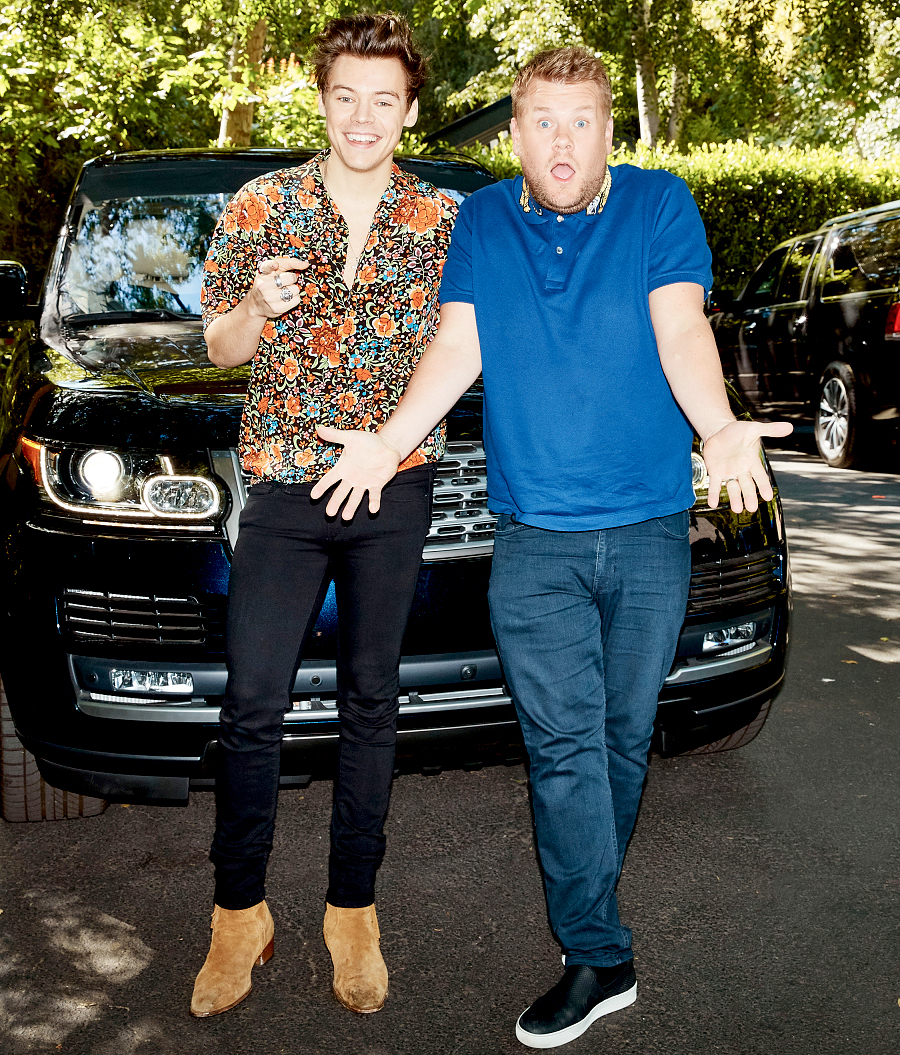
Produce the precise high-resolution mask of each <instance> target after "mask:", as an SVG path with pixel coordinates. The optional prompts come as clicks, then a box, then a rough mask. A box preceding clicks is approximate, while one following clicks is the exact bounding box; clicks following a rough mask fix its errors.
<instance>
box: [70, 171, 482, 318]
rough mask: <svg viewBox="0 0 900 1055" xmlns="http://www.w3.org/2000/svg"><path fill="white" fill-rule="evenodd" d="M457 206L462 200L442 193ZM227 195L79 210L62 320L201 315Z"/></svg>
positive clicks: (127, 201) (118, 202) (114, 202)
mask: <svg viewBox="0 0 900 1055" xmlns="http://www.w3.org/2000/svg"><path fill="white" fill-rule="evenodd" d="M442 193H444V194H446V195H448V196H449V197H452V198H453V199H454V200H455V201H457V202H459V201H462V199H463V198H464V197H465V194H463V193H460V192H459V191H457V190H450V189H447V188H442ZM230 197H231V195H229V194H184V195H167V196H166V197H158V198H156V197H154V198H150V197H133V198H112V199H110V200H109V201H100V202H90V203H88V204H87V205H85V206H84V207H83V208H82V211H81V218H80V221H79V224H78V229H77V231H76V233H75V237H74V238H73V239H72V242H71V245H70V250H69V257H68V262H67V264H66V269H65V273H64V275H63V276H62V282H61V286H60V292H61V294H62V299H61V302H60V309H61V310H60V314H61V315H62V316H63V317H68V316H71V315H99V314H106V313H109V312H133V311H154V310H156V311H160V310H162V311H168V312H173V313H175V314H179V315H199V314H200V282H201V279H202V277H203V262H204V260H205V259H206V251H207V249H208V248H209V241H210V238H211V237H212V233H213V230H214V228H215V226H216V222H217V221H218V219H219V217H220V216H221V215H222V213H223V212H224V210H225V206H226V205H227V204H228V201H229V199H230Z"/></svg>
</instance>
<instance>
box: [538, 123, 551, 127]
mask: <svg viewBox="0 0 900 1055" xmlns="http://www.w3.org/2000/svg"><path fill="white" fill-rule="evenodd" d="M549 127H550V122H549V121H540V122H539V123H538V128H549Z"/></svg>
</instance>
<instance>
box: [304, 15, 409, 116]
mask: <svg viewBox="0 0 900 1055" xmlns="http://www.w3.org/2000/svg"><path fill="white" fill-rule="evenodd" d="M341 55H352V56H353V57H354V58H357V59H397V60H398V61H399V62H400V63H402V65H403V69H404V70H405V71H406V104H407V106H412V104H413V103H414V102H415V101H416V99H418V97H419V92H420V91H421V90H422V85H423V84H424V83H425V78H426V76H427V67H426V62H425V56H424V55H423V54H422V53H421V52H420V51H419V50H418V48H417V47H416V45H415V43H414V41H413V36H412V30H411V29H410V27H409V23H408V22H407V21H406V19H405V18H404V17H403V16H402V15H397V14H395V13H394V12H393V11H386V12H384V13H382V14H362V15H348V16H347V17H346V18H333V19H331V21H330V22H329V23H328V24H327V25H326V26H325V28H324V29H323V30H322V32H321V33H320V34H319V35H318V36H317V37H316V38H315V40H314V41H313V52H312V54H311V55H310V58H309V62H310V65H311V66H312V67H313V71H314V73H315V77H316V85H317V86H318V88H319V91H320V92H325V91H327V89H328V76H329V74H330V73H331V69H332V67H333V66H334V64H335V62H336V61H337V60H338V59H339V58H340V57H341Z"/></svg>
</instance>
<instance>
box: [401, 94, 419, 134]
mask: <svg viewBox="0 0 900 1055" xmlns="http://www.w3.org/2000/svg"><path fill="white" fill-rule="evenodd" d="M418 120H419V100H418V99H413V104H412V106H411V107H410V108H409V110H408V111H407V113H406V119H405V120H404V122H403V127H404V128H412V126H413V125H414V124H415V123H416V121H418Z"/></svg>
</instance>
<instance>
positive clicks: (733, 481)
mask: <svg viewBox="0 0 900 1055" xmlns="http://www.w3.org/2000/svg"><path fill="white" fill-rule="evenodd" d="M722 483H723V484H731V483H737V477H736V476H729V477H728V479H727V480H723V481H722Z"/></svg>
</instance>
